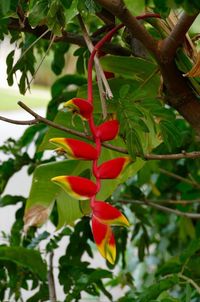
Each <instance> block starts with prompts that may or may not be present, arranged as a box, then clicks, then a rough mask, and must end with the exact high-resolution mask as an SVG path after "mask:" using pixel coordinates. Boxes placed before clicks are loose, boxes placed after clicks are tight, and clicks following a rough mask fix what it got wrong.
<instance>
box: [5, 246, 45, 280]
mask: <svg viewBox="0 0 200 302" xmlns="http://www.w3.org/2000/svg"><path fill="white" fill-rule="evenodd" d="M0 260H8V261H11V262H14V263H16V264H18V265H19V266H22V267H24V268H26V269H28V270H30V271H31V272H32V273H34V274H36V275H37V276H38V277H39V278H40V279H41V280H43V281H44V280H45V279H46V277H47V266H46V263H45V262H44V261H43V260H42V257H41V255H40V253H39V252H38V251H35V250H28V249H26V248H24V247H19V246H18V247H14V246H12V247H9V246H0ZM38 268H40V269H38Z"/></svg>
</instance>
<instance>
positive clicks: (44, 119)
mask: <svg viewBox="0 0 200 302" xmlns="http://www.w3.org/2000/svg"><path fill="white" fill-rule="evenodd" d="M18 104H19V106H20V107H22V108H23V109H24V110H25V111H27V112H28V113H30V114H31V115H32V116H34V117H35V118H36V119H37V120H38V121H39V122H42V123H44V124H46V125H48V126H50V127H53V128H56V129H59V130H62V131H64V132H67V133H70V134H73V135H76V136H79V137H82V138H87V139H88V140H91V139H90V137H88V136H87V135H86V134H84V133H82V132H79V131H76V130H73V129H70V128H67V127H64V126H62V125H59V124H56V123H54V122H52V121H50V120H48V119H46V118H44V117H42V116H40V115H39V114H37V113H36V112H35V111H33V110H32V109H31V108H29V107H28V106H27V105H25V104H24V103H23V102H21V101H19V102H18Z"/></svg>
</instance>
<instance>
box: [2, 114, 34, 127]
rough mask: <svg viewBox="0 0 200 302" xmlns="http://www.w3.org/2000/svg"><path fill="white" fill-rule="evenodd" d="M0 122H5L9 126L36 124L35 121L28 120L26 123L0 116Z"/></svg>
mask: <svg viewBox="0 0 200 302" xmlns="http://www.w3.org/2000/svg"><path fill="white" fill-rule="evenodd" d="M0 121H3V122H7V123H10V124H15V125H34V124H37V123H38V120H37V119H34V120H28V121H19V120H13V119H10V118H7V117H4V116H0Z"/></svg>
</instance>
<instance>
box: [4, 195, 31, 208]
mask: <svg viewBox="0 0 200 302" xmlns="http://www.w3.org/2000/svg"><path fill="white" fill-rule="evenodd" d="M25 200H26V198H24V197H23V196H17V195H5V196H3V197H0V207H6V206H8V205H14V204H17V203H18V202H25Z"/></svg>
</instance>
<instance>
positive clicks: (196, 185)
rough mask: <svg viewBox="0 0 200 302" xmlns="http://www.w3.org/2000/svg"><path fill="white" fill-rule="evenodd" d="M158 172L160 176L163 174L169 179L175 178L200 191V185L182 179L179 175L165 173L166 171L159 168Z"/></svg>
mask: <svg viewBox="0 0 200 302" xmlns="http://www.w3.org/2000/svg"><path fill="white" fill-rule="evenodd" d="M159 171H160V172H161V173H162V174H165V175H167V176H169V177H172V178H175V179H177V180H180V181H183V182H185V183H188V184H190V185H192V186H193V187H196V188H198V189H200V184H199V183H198V182H196V181H194V180H190V179H187V178H185V177H182V176H180V175H177V174H175V173H172V172H169V171H167V170H165V169H163V168H159Z"/></svg>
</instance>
